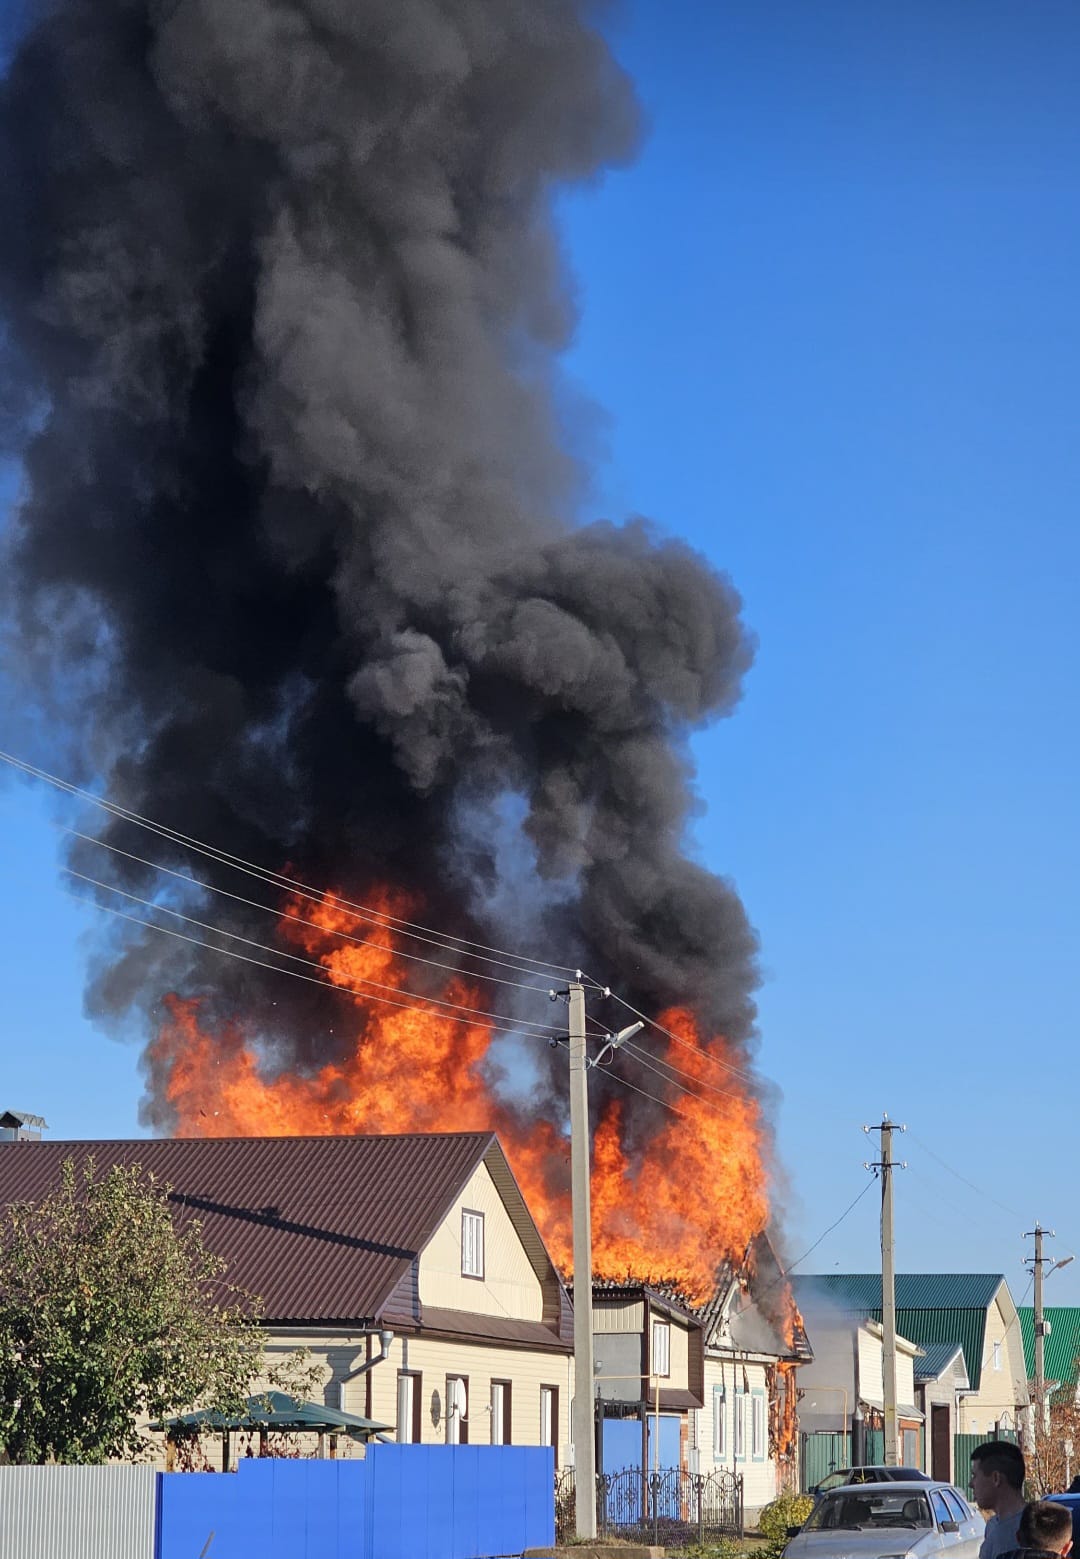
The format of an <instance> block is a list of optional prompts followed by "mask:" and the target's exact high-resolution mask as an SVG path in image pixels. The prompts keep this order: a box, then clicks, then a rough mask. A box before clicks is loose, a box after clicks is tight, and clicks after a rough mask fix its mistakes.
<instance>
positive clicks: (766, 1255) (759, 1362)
mask: <svg viewBox="0 0 1080 1559" xmlns="http://www.w3.org/2000/svg"><path fill="white" fill-rule="evenodd" d="M698 1314H699V1316H700V1318H701V1321H702V1325H703V1328H704V1342H705V1369H704V1376H705V1381H704V1384H705V1407H704V1410H703V1411H701V1412H699V1413H696V1414H692V1415H691V1424H690V1435H691V1439H690V1455H691V1466H692V1468H693V1469H694V1470H696V1471H699V1472H702V1473H711V1472H718V1471H729V1472H734V1473H738V1474H741V1476H742V1479H743V1504H744V1510H745V1516H746V1521H747V1523H748V1524H749V1525H756V1523H757V1517H758V1514H759V1512H760V1511H761V1508H762V1506H764V1505H767V1504H768V1503H769V1501H770V1500H772V1499H775V1498H776V1496H777V1494H778V1493H780V1492H781V1491H782V1490H784V1489H785V1488H794V1486H795V1481H796V1479H797V1476H798V1469H797V1451H798V1447H797V1439H798V1434H797V1430H798V1408H797V1400H796V1397H797V1393H796V1386H795V1380H796V1371H798V1372H799V1384H800V1385H801V1374H802V1370H803V1369H804V1368H805V1367H806V1365H807V1364H808V1362H809V1361H810V1360H811V1359H812V1358H813V1352H812V1350H811V1348H810V1345H809V1342H808V1341H807V1337H806V1332H805V1330H804V1328H803V1325H802V1320H801V1317H800V1316H799V1315H798V1314H797V1313H796V1312H795V1310H794V1307H793V1306H792V1305H791V1302H790V1289H789V1286H788V1280H787V1278H786V1276H785V1274H784V1272H783V1270H782V1268H781V1267H780V1265H779V1263H778V1261H777V1259H776V1256H775V1253H774V1252H773V1249H772V1246H771V1245H770V1243H769V1241H768V1239H767V1238H766V1237H765V1236H764V1235H762V1236H760V1237H759V1238H758V1239H757V1240H756V1241H755V1242H754V1245H753V1247H752V1249H751V1251H750V1253H749V1255H748V1258H747V1262H746V1263H745V1264H744V1265H743V1266H742V1267H740V1268H738V1269H737V1268H735V1267H729V1268H727V1269H726V1270H725V1271H724V1273H723V1274H722V1277H721V1280H720V1282H719V1283H718V1285H717V1290H716V1294H715V1295H714V1297H713V1298H712V1300H711V1301H710V1302H709V1303H708V1304H707V1305H705V1306H704V1307H703V1308H702V1309H701V1310H700V1311H699V1312H698Z"/></svg>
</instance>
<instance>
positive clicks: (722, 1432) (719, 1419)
mask: <svg viewBox="0 0 1080 1559" xmlns="http://www.w3.org/2000/svg"><path fill="white" fill-rule="evenodd" d="M712 1453H713V1461H714V1462H722V1461H723V1460H724V1457H725V1456H726V1455H727V1391H726V1390H725V1389H724V1387H723V1386H714V1387H713V1388H712Z"/></svg>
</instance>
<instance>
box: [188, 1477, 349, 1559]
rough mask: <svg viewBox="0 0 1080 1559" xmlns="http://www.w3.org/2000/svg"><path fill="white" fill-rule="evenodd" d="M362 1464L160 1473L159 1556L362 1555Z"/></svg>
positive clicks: (289, 1558)
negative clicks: (226, 1471) (228, 1471)
mask: <svg viewBox="0 0 1080 1559" xmlns="http://www.w3.org/2000/svg"><path fill="white" fill-rule="evenodd" d="M364 1477H365V1468H364V1463H363V1462H321V1461H288V1460H284V1459H282V1460H276V1459H272V1458H271V1459H268V1460H266V1461H258V1460H255V1459H254V1458H253V1459H252V1460H250V1461H242V1462H241V1463H240V1465H239V1468H238V1469H237V1471H236V1472H235V1473H225V1474H222V1473H191V1472H173V1473H165V1474H163V1475H162V1479H161V1507H160V1510H161V1515H160V1531H161V1538H160V1549H159V1554H160V1559H192V1556H200V1555H205V1559H248V1556H249V1555H251V1554H258V1555H259V1559H364V1547H363V1519H362V1518H363V1508H364V1502H363V1488H362V1485H363V1482H364Z"/></svg>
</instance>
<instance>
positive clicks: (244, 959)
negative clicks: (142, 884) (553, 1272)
mask: <svg viewBox="0 0 1080 1559" xmlns="http://www.w3.org/2000/svg"><path fill="white" fill-rule="evenodd" d="M60 892H61V893H64V894H66V895H67V897H68V898H71V899H74V900H75V902H76V903H78V904H87V905H89V906H90V907H91V908H92V909H98V910H101V911H102V912H103V913H104V914H107V915H114V916H116V917H117V918H118V919H119V920H126V921H129V922H130V923H131V924H133V925H137V926H143V927H145V928H146V929H147V930H148V931H156V932H158V933H159V934H160V935H161V936H170V937H174V938H176V939H177V940H178V941H181V942H188V943H190V944H192V945H193V946H195V947H202V948H206V949H207V950H208V951H210V952H212V953H220V954H222V956H223V957H226V958H236V959H239V960H240V962H241V963H246V964H254V965H256V966H257V967H258V968H261V969H269V970H271V971H272V972H273V973H275V974H282V975H285V976H287V978H289V979H290V980H304V981H306V982H307V983H308V984H309V985H319V986H322V987H324V988H325V989H327V990H332V991H338V992H340V993H341V994H342V995H343V996H361V997H363V998H364V1000H366V1001H374V1002H379V1003H381V1004H382V1005H383V1006H387V1007H398V1008H404V1009H405V1010H406V1011H408V1012H418V1013H421V1014H422V1015H424V1016H428V1017H437V1018H443V1019H445V1020H446V1021H447V1022H450V1023H463V1024H465V1025H466V1026H467V1027H469V1028H483V1029H490V1030H492V1031H493V1032H495V1033H501V1034H521V1035H522V1037H523V1038H525V1039H542V1038H544V1035H543V1034H530V1033H522V1025H521V1024H514V1025H509V1024H502V1023H492V1022H490V1021H482V1020H474V1019H471V1018H468V1017H458V1016H457V1015H456V1013H453V1012H445V1013H443V1012H432V1011H431V1009H430V1006H427V1005H424V1006H420V1005H417V1003H416V1002H406V1001H394V1000H392V999H391V998H389V997H386V996H375V995H372V994H371V993H370V992H368V991H356V990H354V989H353V988H352V987H350V986H345V985H336V984H334V983H333V981H331V980H328V979H325V978H323V979H319V978H318V977H317V976H315V975H310V974H302V973H301V972H300V971H299V970H297V969H283V968H282V967H281V966H280V965H279V964H272V963H268V962H267V961H266V960H265V959H262V958H252V957H251V956H250V955H249V954H247V953H238V952H235V951H234V950H233V949H232V948H229V947H217V946H215V945H214V944H213V943H212V942H204V941H203V940H202V939H201V938H200V937H192V936H188V935H187V934H186V933H185V932H183V931H174V930H172V929H171V927H169V926H158V925H155V924H154V923H153V921H150V920H144V919H143V918H142V917H141V916H139V915H129V914H127V913H126V912H125V911H124V910H121V909H115V908H114V907H113V906H112V905H109V904H101V903H99V902H98V901H97V900H96V899H91V898H88V897H87V896H86V894H83V893H75V892H73V891H72V890H71V889H68V888H61V889H60ZM127 896H128V897H131V896H132V895H127ZM153 907H154V908H156V909H160V908H161V907H162V906H160V905H154V906H153ZM181 918H182V919H186V918H188V917H186V916H181ZM212 929H216V928H212ZM220 934H221V935H223V936H229V935H231V934H232V933H230V932H221V933H220ZM256 945H258V946H261V944H256ZM271 951H275V952H276V950H271ZM277 956H286V957H287V956H289V955H287V954H278V955H277ZM419 999H420V1001H421V1002H425V1003H426V1002H427V1000H428V998H426V997H421V998H419ZM470 1010H471V1009H470ZM612 1081H613V1082H616V1083H618V1084H619V1086H620V1087H622V1088H628V1089H629V1090H630V1091H631V1092H632V1093H637V1094H640V1095H641V1096H642V1098H644V1099H650V1100H652V1102H653V1103H654V1104H659V1105H660V1106H661V1107H662V1108H663V1109H666V1110H670V1111H671V1113H672V1114H673V1115H679V1116H682V1118H683V1119H684V1120H687V1119H689V1117H688V1116H687V1115H686V1114H685V1112H684V1111H683V1110H680V1109H677V1108H676V1106H675V1105H673V1104H670V1103H669V1102H668V1101H667V1100H666V1099H661V1098H660V1097H659V1096H658V1095H656V1094H652V1093H649V1092H648V1091H647V1090H646V1089H644V1088H638V1087H637V1086H636V1084H634V1083H631V1082H628V1081H627V1079H626V1078H624V1077H619V1076H617V1075H615V1074H612Z"/></svg>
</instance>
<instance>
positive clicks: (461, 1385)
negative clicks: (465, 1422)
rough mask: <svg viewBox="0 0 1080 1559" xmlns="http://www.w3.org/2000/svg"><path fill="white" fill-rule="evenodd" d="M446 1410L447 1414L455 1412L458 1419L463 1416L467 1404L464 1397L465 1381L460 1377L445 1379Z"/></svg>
mask: <svg viewBox="0 0 1080 1559" xmlns="http://www.w3.org/2000/svg"><path fill="white" fill-rule="evenodd" d="M446 1384H447V1391H446V1412H447V1416H448V1417H450V1416H451V1415H454V1414H456V1415H457V1417H458V1419H459V1421H460V1420H461V1419H463V1418H464V1417H465V1413H466V1410H467V1407H468V1404H467V1402H466V1399H465V1382H464V1381H463V1380H461V1379H460V1377H459V1378H458V1379H455V1380H450V1381H447V1383H446Z"/></svg>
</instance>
